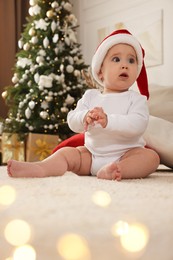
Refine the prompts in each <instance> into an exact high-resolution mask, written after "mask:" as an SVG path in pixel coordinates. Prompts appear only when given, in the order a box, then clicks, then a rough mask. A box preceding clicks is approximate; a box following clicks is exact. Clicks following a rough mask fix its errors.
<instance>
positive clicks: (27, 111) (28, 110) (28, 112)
mask: <svg viewBox="0 0 173 260" xmlns="http://www.w3.org/2000/svg"><path fill="white" fill-rule="evenodd" d="M25 116H26V118H27V119H29V118H30V117H31V110H30V109H29V108H27V109H26V110H25Z"/></svg>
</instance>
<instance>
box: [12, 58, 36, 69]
mask: <svg viewBox="0 0 173 260" xmlns="http://www.w3.org/2000/svg"><path fill="white" fill-rule="evenodd" d="M31 64H32V62H31V60H30V59H28V58H22V57H19V58H18V61H17V63H16V65H17V67H22V68H25V67H26V66H30V65H31Z"/></svg>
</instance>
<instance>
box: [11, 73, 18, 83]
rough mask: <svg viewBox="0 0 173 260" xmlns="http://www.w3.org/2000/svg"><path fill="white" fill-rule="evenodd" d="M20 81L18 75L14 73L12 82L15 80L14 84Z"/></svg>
mask: <svg viewBox="0 0 173 260" xmlns="http://www.w3.org/2000/svg"><path fill="white" fill-rule="evenodd" d="M18 81H19V79H18V77H17V76H16V75H14V76H13V77H12V82H13V83H14V84H16V83H17V82H18Z"/></svg>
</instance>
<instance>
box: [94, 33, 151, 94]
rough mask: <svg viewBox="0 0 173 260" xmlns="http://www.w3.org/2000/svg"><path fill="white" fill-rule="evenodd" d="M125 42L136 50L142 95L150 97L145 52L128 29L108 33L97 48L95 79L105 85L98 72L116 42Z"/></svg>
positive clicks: (138, 81) (139, 85)
mask: <svg viewBox="0 0 173 260" xmlns="http://www.w3.org/2000/svg"><path fill="white" fill-rule="evenodd" d="M119 43H125V44H128V45H131V46H132V47H133V48H134V50H135V51H136V55H137V61H138V76H137V79H136V81H137V85H138V88H139V91H140V93H141V94H142V95H145V96H147V98H149V91H148V80H147V73H146V69H145V64H144V56H145V52H144V49H143V48H142V46H141V45H140V43H139V42H138V40H137V39H136V38H135V37H134V36H133V35H132V34H131V33H130V32H129V31H127V30H125V29H122V30H117V31H114V32H112V33H111V34H110V35H108V36H107V37H106V38H105V39H104V40H103V41H102V42H101V43H100V45H99V46H98V47H97V50H96V52H95V54H94V56H93V59H92V63H91V70H92V75H93V77H94V79H95V80H96V81H97V82H98V83H99V84H100V85H101V86H103V82H102V81H101V80H100V79H99V77H98V73H99V72H100V68H101V65H102V63H103V60H104V58H105V56H106V54H107V52H108V50H109V49H110V48H111V47H112V46H114V45H115V44H119Z"/></svg>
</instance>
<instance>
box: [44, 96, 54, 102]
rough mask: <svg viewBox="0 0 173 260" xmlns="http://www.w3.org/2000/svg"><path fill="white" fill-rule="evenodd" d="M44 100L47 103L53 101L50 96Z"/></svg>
mask: <svg viewBox="0 0 173 260" xmlns="http://www.w3.org/2000/svg"><path fill="white" fill-rule="evenodd" d="M45 99H46V101H47V102H50V101H52V100H53V97H51V96H46V97H45Z"/></svg>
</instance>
